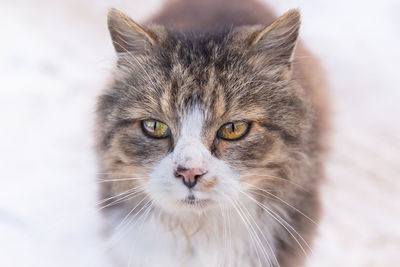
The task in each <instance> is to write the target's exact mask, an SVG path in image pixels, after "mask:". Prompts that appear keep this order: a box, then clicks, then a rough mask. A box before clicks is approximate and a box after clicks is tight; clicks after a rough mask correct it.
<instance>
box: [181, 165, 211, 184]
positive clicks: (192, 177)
mask: <svg viewBox="0 0 400 267" xmlns="http://www.w3.org/2000/svg"><path fill="white" fill-rule="evenodd" d="M174 174H175V177H177V178H181V179H182V182H183V184H184V185H186V186H187V187H188V188H192V187H194V186H195V185H196V183H197V180H198V179H199V178H200V177H201V176H203V175H204V174H206V171H204V170H203V169H199V168H185V167H182V166H180V165H179V166H178V167H177V168H176V170H175V173H174Z"/></svg>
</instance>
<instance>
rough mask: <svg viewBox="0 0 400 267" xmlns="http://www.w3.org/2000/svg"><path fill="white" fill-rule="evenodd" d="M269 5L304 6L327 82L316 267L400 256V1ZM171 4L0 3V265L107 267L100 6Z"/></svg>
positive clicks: (109, 55)
mask: <svg viewBox="0 0 400 267" xmlns="http://www.w3.org/2000/svg"><path fill="white" fill-rule="evenodd" d="M264 1H265V2H268V3H269V4H271V5H272V6H273V7H274V9H275V10H276V11H277V12H278V13H282V12H284V11H286V10H287V9H290V8H293V7H300V8H301V10H302V13H303V28H302V39H303V41H304V42H305V43H306V44H307V45H308V46H309V47H310V48H311V50H312V51H313V52H314V53H315V54H316V55H317V56H319V57H320V59H321V60H322V63H323V65H324V66H325V69H326V72H327V74H328V80H329V83H330V87H331V96H332V102H333V103H332V107H333V134H332V152H331V153H330V155H329V160H328V164H327V172H328V179H327V180H326V182H325V183H324V185H323V194H322V195H323V204H324V209H325V214H324V218H323V220H322V221H321V224H320V235H319V236H318V238H317V241H316V243H315V247H314V253H313V255H312V256H311V257H310V260H309V263H308V266H352V267H354V266H368V267H372V266H386V267H390V266H399V263H400V253H399V251H400V227H399V225H400V119H399V116H400V104H399V99H400V86H399V84H400V80H399V79H400V78H399V77H400V72H399V66H398V65H399V62H400V53H399V47H400V1H397V0H380V1H366V0H353V1H349V0H347V1H346V0H336V1H330V0H303V1H301V0H288V1H283V0H280V1H279V0H264ZM163 2H164V1H162V0H147V1H139V0H131V1H123V0H108V1H107V0H85V1H83V0H70V1H66V0H65V1H51V0H36V1H29V0H1V1H0V36H1V38H0V123H1V131H0V266H2V267H3V266H4V267H19V266H24V267H30V266H35V267H36V266H38V267H50V266H58V267H63V266H74V267H79V266H82V267H90V266H96V267H102V266H104V267H107V266H110V265H109V263H107V259H106V257H105V256H104V253H102V252H101V250H100V249H99V235H98V232H99V230H100V223H99V222H100V218H99V215H98V214H97V212H96V208H95V203H96V183H95V181H94V180H95V173H96V165H95V158H94V153H93V138H92V126H93V113H94V101H95V96H96V95H97V94H98V92H99V91H100V90H101V89H102V88H103V87H104V84H105V82H106V81H107V78H108V71H109V69H110V67H111V66H112V65H113V62H114V61H113V60H114V51H113V49H112V45H111V42H110V40H109V38H108V32H107V30H106V18H105V17H106V11H107V9H108V8H110V7H117V8H119V9H121V10H123V11H124V12H126V13H127V14H129V15H130V16H131V17H132V18H134V19H135V20H137V21H143V20H144V19H145V18H146V17H147V16H148V15H150V14H152V13H154V12H156V11H157V10H158V9H159V8H160V7H161V4H162V3H163Z"/></svg>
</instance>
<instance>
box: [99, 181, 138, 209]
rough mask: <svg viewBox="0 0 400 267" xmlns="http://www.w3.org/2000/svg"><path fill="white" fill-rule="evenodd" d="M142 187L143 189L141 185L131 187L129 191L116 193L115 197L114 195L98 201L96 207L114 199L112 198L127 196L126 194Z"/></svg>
mask: <svg viewBox="0 0 400 267" xmlns="http://www.w3.org/2000/svg"><path fill="white" fill-rule="evenodd" d="M142 187H143V185H139V186H135V187H132V188H130V189H128V190H125V191H123V192H121V193H118V194H117V195H114V196H111V197H108V198H105V199H102V200H100V201H98V202H97V203H96V206H98V205H101V204H103V203H104V202H107V201H109V200H111V199H114V198H116V197H119V196H122V195H126V194H128V193H131V192H132V191H134V190H136V189H139V188H142Z"/></svg>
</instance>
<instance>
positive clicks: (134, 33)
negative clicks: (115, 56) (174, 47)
mask: <svg viewBox="0 0 400 267" xmlns="http://www.w3.org/2000/svg"><path fill="white" fill-rule="evenodd" d="M107 19H108V29H109V31H110V35H111V39H112V42H113V45H114V48H115V51H116V52H117V53H125V52H130V53H134V54H142V53H145V52H146V51H148V50H150V49H151V48H152V47H153V46H154V45H155V44H156V42H157V37H158V36H157V33H156V31H154V30H152V29H149V28H144V27H142V26H140V25H139V24H137V23H136V22H134V21H133V20H132V19H130V18H129V17H128V16H126V15H125V14H123V13H122V12H120V11H118V10H116V9H110V10H109V11H108V16H107Z"/></svg>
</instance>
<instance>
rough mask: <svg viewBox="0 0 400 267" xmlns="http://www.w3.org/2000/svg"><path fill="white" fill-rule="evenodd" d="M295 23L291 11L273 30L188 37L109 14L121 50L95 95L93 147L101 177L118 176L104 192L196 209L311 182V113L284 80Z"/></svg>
mask: <svg viewBox="0 0 400 267" xmlns="http://www.w3.org/2000/svg"><path fill="white" fill-rule="evenodd" d="M298 24H299V18H298V14H297V13H296V14H294V13H292V14H287V15H286V17H284V18H281V19H280V21H278V22H277V23H275V24H273V25H272V26H270V27H269V28H264V27H258V26H255V27H241V28H237V29H234V30H231V31H229V32H226V33H219V34H216V35H204V36H202V35H196V36H192V35H182V34H177V33H174V32H168V31H166V30H165V29H163V28H161V27H159V26H152V27H149V28H147V29H144V28H141V27H140V26H138V25H137V24H134V23H133V22H132V21H131V20H129V19H128V18H127V17H125V16H124V15H122V14H120V13H118V12H116V11H112V12H111V14H110V17H109V25H110V31H111V34H112V37H113V41H114V46H115V48H116V50H117V52H119V57H118V63H117V69H116V71H115V80H114V82H113V84H112V86H111V87H110V88H109V89H108V90H107V91H106V92H105V93H104V94H103V95H102V96H101V97H100V101H99V106H98V114H99V150H100V154H101V161H102V165H103V166H102V167H103V170H104V171H105V172H106V173H111V174H110V175H109V176H108V178H107V179H110V180H111V179H116V178H117V179H123V180H122V181H120V182H118V183H112V182H111V183H108V184H106V185H104V188H103V193H104V194H103V196H104V197H112V196H114V195H117V194H124V192H125V194H127V193H126V192H127V190H130V192H135V193H137V195H135V196H136V198H134V199H135V201H136V202H137V201H142V200H143V199H146V200H145V201H144V202H143V203H147V202H149V201H150V202H154V204H155V205H156V206H157V207H160V208H161V209H162V210H164V211H166V212H172V213H174V212H175V213H179V212H182V211H193V212H203V211H204V210H206V209H209V208H213V207H218V204H219V203H226V204H232V202H235V201H238V200H239V199H240V198H246V194H253V192H254V191H256V190H260V189H261V190H269V191H271V192H274V194H276V195H277V196H279V195H290V194H291V192H292V191H295V190H296V188H295V187H293V185H291V184H290V183H288V182H287V181H285V180H289V181H290V180H293V179H298V180H296V181H295V182H296V183H299V184H304V183H306V182H307V179H306V178H304V175H302V173H301V172H302V171H303V169H302V168H301V167H299V166H302V165H304V158H307V153H308V152H307V149H305V147H306V146H307V142H308V139H307V138H308V136H309V130H310V110H309V108H308V103H307V101H306V100H305V99H304V95H303V92H302V90H301V89H300V88H299V87H298V86H297V85H296V82H295V81H294V80H293V79H291V77H290V68H291V59H292V54H293V50H294V47H295V42H296V39H297V34H298ZM274 177H275V179H274ZM298 177H300V178H298ZM128 192H129V191H128ZM137 196H140V197H137Z"/></svg>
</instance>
